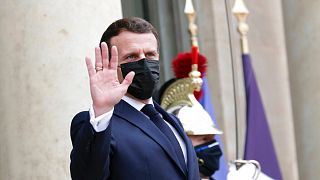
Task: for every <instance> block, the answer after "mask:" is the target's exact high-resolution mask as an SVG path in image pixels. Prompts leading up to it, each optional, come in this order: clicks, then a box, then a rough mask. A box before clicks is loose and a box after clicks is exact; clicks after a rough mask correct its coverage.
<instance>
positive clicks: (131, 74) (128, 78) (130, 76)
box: [121, 71, 135, 88]
mask: <svg viewBox="0 0 320 180" xmlns="http://www.w3.org/2000/svg"><path fill="white" fill-rule="evenodd" d="M134 75H135V73H134V72H133V71H131V72H129V73H128V74H127V75H126V77H125V78H124V80H123V81H122V83H121V85H122V86H126V87H127V88H128V87H129V86H130V84H131V83H132V80H133V77H134Z"/></svg>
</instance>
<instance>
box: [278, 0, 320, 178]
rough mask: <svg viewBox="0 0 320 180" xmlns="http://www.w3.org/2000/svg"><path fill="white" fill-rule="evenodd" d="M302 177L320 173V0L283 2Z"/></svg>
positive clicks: (319, 174)
mask: <svg viewBox="0 0 320 180" xmlns="http://www.w3.org/2000/svg"><path fill="white" fill-rule="evenodd" d="M282 2H283V10H284V21H285V29H286V41H287V52H288V64H289V74H290V84H291V92H292V107H293V115H294V122H295V132H296V139H297V152H298V162H299V163H298V165H299V174H300V179H317V178H316V177H319V176H320V171H319V167H320V156H319V150H320V141H319V140H318V138H319V127H320V121H319V120H320V111H319V107H320V90H319V89H320V84H319V77H320V71H319V68H320V60H319V57H320V51H319V47H320V35H319V29H320V14H319V7H320V1H312V0H307V1H298V0H294V1H282Z"/></svg>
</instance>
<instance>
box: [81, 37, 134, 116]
mask: <svg viewBox="0 0 320 180" xmlns="http://www.w3.org/2000/svg"><path fill="white" fill-rule="evenodd" d="M108 59H109V58H108V46H107V44H106V43H104V42H103V43H101V50H100V48H99V47H96V48H95V68H94V67H93V65H92V62H91V59H90V58H88V57H86V64H87V69H88V73H89V79H90V92H91V98H92V101H93V109H94V112H95V116H96V117H97V116H99V115H101V114H103V113H106V112H108V111H110V110H111V109H112V108H113V107H114V105H115V104H117V103H118V102H119V101H120V100H121V98H122V97H123V96H124V95H125V93H126V92H127V89H128V87H129V85H130V84H131V83H132V79H133V76H134V72H130V73H129V74H128V75H127V76H126V77H125V78H124V80H123V81H122V82H119V80H118V75H117V67H118V51H117V48H116V47H115V46H113V47H112V48H111V59H110V62H109V60H108Z"/></svg>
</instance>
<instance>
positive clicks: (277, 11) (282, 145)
mask: <svg viewBox="0 0 320 180" xmlns="http://www.w3.org/2000/svg"><path fill="white" fill-rule="evenodd" d="M201 2H202V4H201V3H200V4H201V6H200V8H201V9H200V10H199V9H198V12H199V16H201V14H203V16H202V17H199V18H198V21H202V23H201V22H199V31H200V36H201V38H200V39H201V44H200V46H201V47H202V53H203V54H205V55H206V56H207V57H208V59H209V65H208V67H209V68H208V78H209V83H210V85H211V89H212V94H213V98H212V99H213V101H214V104H215V107H216V114H217V119H218V121H219V125H220V127H221V128H222V130H223V131H224V134H223V135H222V137H223V139H224V143H225V144H224V145H225V153H226V154H227V157H228V160H234V159H235V158H236V150H235V148H236V146H235V108H234V103H235V99H234V95H235V96H236V100H237V112H238V121H239V136H240V137H239V149H238V150H239V155H240V158H242V157H243V148H244V141H245V139H244V135H245V93H244V87H243V71H242V62H241V56H240V51H239V45H240V44H239V36H238V35H237V34H238V33H237V32H236V25H237V21H236V19H235V18H234V16H233V15H232V24H233V25H232V26H231V30H232V32H231V33H232V34H233V46H234V54H233V55H234V69H235V78H233V76H232V66H231V65H232V63H231V56H230V46H229V38H228V28H227V19H226V12H225V4H224V1H209V2H208V1H206V2H205V3H204V2H203V1H201ZM244 2H245V3H246V5H247V7H248V9H249V11H250V15H249V17H248V20H247V22H248V25H249V26H250V31H249V33H248V39H249V46H250V50H251V57H252V65H253V68H254V71H255V75H256V78H257V81H258V85H259V88H260V93H261V96H262V101H263V103H264V107H265V112H266V115H267V119H268V123H269V127H270V130H271V133H272V138H273V143H274V146H275V149H276V154H277V157H278V161H279V163H280V167H281V172H282V174H283V178H284V179H298V169H297V158H296V144H295V134H294V124H293V116H292V108H291V95H290V84H289V74H288V66H287V63H288V61H287V55H286V44H285V35H284V27H283V18H282V5H281V2H279V1H277V0H270V1H244ZM230 5H231V7H230V8H232V6H233V1H231V4H230ZM200 12H201V13H200ZM204 12H205V13H204ZM233 80H235V87H234V84H233V82H232V81H233ZM234 90H235V91H234Z"/></svg>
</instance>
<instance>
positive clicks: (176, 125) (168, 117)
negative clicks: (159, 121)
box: [154, 103, 198, 177]
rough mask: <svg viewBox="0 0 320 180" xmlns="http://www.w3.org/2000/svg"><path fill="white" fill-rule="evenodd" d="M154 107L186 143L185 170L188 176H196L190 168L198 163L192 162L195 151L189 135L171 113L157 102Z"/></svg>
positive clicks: (196, 166) (195, 166)
mask: <svg viewBox="0 0 320 180" xmlns="http://www.w3.org/2000/svg"><path fill="white" fill-rule="evenodd" d="M154 105H155V108H156V109H157V111H159V112H160V113H161V114H162V116H163V117H164V118H165V119H166V120H168V121H169V123H170V124H171V125H172V126H173V127H174V128H175V129H176V130H177V131H178V133H179V134H180V136H181V137H182V138H183V140H184V143H185V145H186V149H187V171H188V177H197V176H195V175H194V171H193V170H192V169H194V168H198V164H194V163H192V162H194V161H195V156H196V155H195V151H193V149H194V147H193V145H192V143H191V141H190V139H189V137H188V136H187V135H186V133H185V132H184V130H183V127H181V125H180V124H179V123H178V122H177V118H176V117H174V116H173V115H171V114H169V113H167V112H166V111H164V110H163V109H162V108H161V107H160V106H159V105H158V104H157V103H154Z"/></svg>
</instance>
